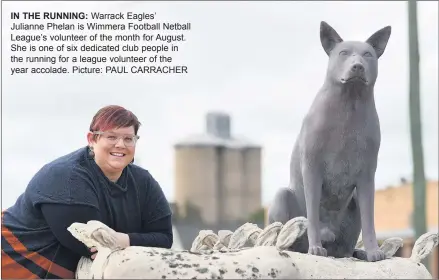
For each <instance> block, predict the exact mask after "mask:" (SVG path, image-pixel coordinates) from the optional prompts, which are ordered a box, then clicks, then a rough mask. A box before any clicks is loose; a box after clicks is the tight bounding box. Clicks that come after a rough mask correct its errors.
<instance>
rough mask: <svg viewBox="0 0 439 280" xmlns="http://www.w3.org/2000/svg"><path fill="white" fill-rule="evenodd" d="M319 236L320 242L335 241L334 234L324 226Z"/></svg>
mask: <svg viewBox="0 0 439 280" xmlns="http://www.w3.org/2000/svg"><path fill="white" fill-rule="evenodd" d="M320 236H321V239H322V242H324V243H331V242H334V241H335V234H334V232H332V230H330V229H329V228H327V227H324V228H322V229H321V230H320Z"/></svg>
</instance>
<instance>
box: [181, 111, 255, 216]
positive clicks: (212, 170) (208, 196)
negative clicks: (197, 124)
mask: <svg viewBox="0 0 439 280" xmlns="http://www.w3.org/2000/svg"><path fill="white" fill-rule="evenodd" d="M260 154H261V148H260V147H259V146H256V145H251V144H250V143H249V142H248V141H243V140H240V139H236V138H234V137H232V135H231V121H230V116H229V115H227V114H225V113H219V112H210V113H208V114H207V115H206V132H205V133H204V134H201V135H195V136H191V137H188V138H186V139H184V140H182V141H180V142H178V143H177V144H176V145H175V200H176V201H175V202H176V204H177V205H178V209H179V212H180V213H183V214H184V210H185V205H188V204H190V205H192V206H196V207H197V208H198V209H199V210H200V213H201V217H202V218H203V220H204V221H205V222H208V223H211V224H218V223H222V222H227V221H234V220H237V219H246V218H248V217H249V215H250V214H251V213H253V212H254V211H256V210H258V209H260V207H261V197H260V196H261V167H260V164H261V156H260ZM255 209H256V210H255Z"/></svg>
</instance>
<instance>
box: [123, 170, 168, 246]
mask: <svg viewBox="0 0 439 280" xmlns="http://www.w3.org/2000/svg"><path fill="white" fill-rule="evenodd" d="M147 189H148V190H147V195H148V197H147V198H146V199H145V202H144V205H143V213H142V216H143V217H144V218H143V222H142V232H140V233H128V236H129V244H130V245H131V246H145V247H159V248H171V247H172V243H173V234H172V212H171V207H170V206H169V202H168V201H167V199H166V197H165V194H164V193H163V190H162V189H161V187H160V185H159V183H158V182H157V181H156V180H155V179H154V178H153V177H152V176H151V175H150V178H149V182H148V188H147Z"/></svg>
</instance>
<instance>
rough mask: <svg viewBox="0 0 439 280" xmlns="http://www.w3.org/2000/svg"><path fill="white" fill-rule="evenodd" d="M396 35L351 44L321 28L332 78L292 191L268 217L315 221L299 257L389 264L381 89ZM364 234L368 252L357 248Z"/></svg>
mask: <svg viewBox="0 0 439 280" xmlns="http://www.w3.org/2000/svg"><path fill="white" fill-rule="evenodd" d="M390 34H391V27H390V26H387V27H384V28H383V29H381V30H378V31H377V32H375V33H374V34H373V35H372V36H370V38H369V39H367V40H366V41H365V42H360V41H343V39H342V38H341V37H340V36H339V35H338V33H337V32H336V31H335V30H334V29H333V28H332V27H331V26H329V25H328V24H327V23H326V22H321V25H320V40H321V44H322V46H323V49H324V51H325V52H326V53H327V55H328V56H329V63H328V68H327V74H326V77H325V80H324V83H323V86H322V87H321V89H320V90H319V91H318V93H317V95H316V97H315V99H314V101H313V103H312V105H311V108H310V110H309V112H308V113H307V115H306V116H305V118H304V120H303V123H302V127H301V130H300V133H299V136H298V138H297V140H296V143H295V146H294V148H293V152H292V156H291V163H290V186H289V187H287V188H281V189H280V190H278V192H277V193H276V195H275V197H274V201H273V203H272V206H271V207H270V209H269V212H268V215H269V218H268V221H269V223H273V222H281V223H285V222H287V221H288V220H290V219H292V218H294V217H299V216H303V217H306V218H307V219H308V223H309V224H308V229H307V234H304V235H303V239H302V240H301V242H296V244H295V245H294V246H293V247H292V248H290V249H291V250H293V251H296V252H302V253H306V252H308V253H309V254H312V255H318V256H332V257H336V258H337V257H339V258H343V257H352V256H354V257H357V258H361V259H364V260H367V261H372V262H373V261H380V260H383V259H384V258H385V254H384V252H383V251H382V250H380V249H379V247H378V242H377V239H376V233H375V227H374V194H375V178H374V177H375V171H376V168H377V157H378V151H379V147H380V141H381V135H380V123H379V119H378V114H377V110H376V108H375V99H374V86H375V82H376V79H377V76H378V59H379V58H380V57H381V56H382V55H383V53H384V50H385V49H386V46H387V42H388V40H389V37H390ZM360 231H362V237H363V242H364V248H365V250H364V251H361V250H358V249H355V245H356V242H357V240H358V237H359V235H360Z"/></svg>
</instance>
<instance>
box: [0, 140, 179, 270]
mask: <svg viewBox="0 0 439 280" xmlns="http://www.w3.org/2000/svg"><path fill="white" fill-rule="evenodd" d="M90 220H98V221H101V222H102V223H104V224H106V225H107V226H109V227H110V228H112V229H114V230H115V231H118V232H123V233H127V234H128V235H129V237H130V245H131V246H148V247H163V248H170V247H171V246H172V243H173V235H172V223H171V209H170V206H169V203H168V201H167V200H166V197H165V195H164V193H163V191H162V189H161V187H160V186H159V184H158V183H157V181H156V180H155V179H154V178H153V177H152V175H151V174H150V173H149V172H148V171H147V170H145V169H142V168H141V167H139V166H136V165H134V164H129V165H128V166H127V167H126V168H125V169H124V170H123V172H122V175H121V177H120V178H119V180H118V181H117V182H116V183H114V182H112V181H110V180H109V179H108V178H107V177H106V176H105V175H104V174H103V172H102V170H101V169H100V168H99V167H98V166H97V165H96V163H95V161H94V159H93V158H91V157H90V156H89V155H88V148H87V147H84V148H81V149H79V150H77V151H75V152H73V153H71V154H68V155H66V156H63V157H61V158H58V159H56V160H55V161H53V162H51V163H49V164H47V165H45V166H44V167H43V168H42V169H41V170H40V171H38V172H37V174H36V175H35V176H34V177H33V178H32V180H31V181H30V183H29V185H28V187H27V189H26V191H25V192H24V193H23V194H22V195H21V196H20V197H19V198H18V199H17V202H16V203H15V205H14V206H12V207H11V208H9V209H7V210H6V211H5V212H4V215H3V227H2V249H3V251H4V253H5V254H7V255H8V257H9V258H10V259H11V261H10V264H9V263H8V262H3V263H2V274H3V276H4V277H7V271H11V273H14V275H16V273H17V271H18V270H20V269H21V270H23V273H25V271H24V270H28V271H26V273H31V274H34V275H37V276H38V277H39V278H53V277H55V278H56V277H58V278H68V277H65V276H67V275H66V273H62V272H60V271H61V270H62V268H65V269H66V270H69V271H72V272H73V271H75V269H76V265H77V263H78V261H79V258H80V257H81V256H90V255H91V253H90V250H89V249H88V248H87V247H86V246H85V245H84V244H83V243H82V242H80V241H78V240H77V239H76V238H74V237H73V236H72V235H71V234H70V232H68V231H67V227H69V226H70V225H71V224H72V223H74V222H80V223H86V222H87V221H90ZM13 239H15V240H13ZM16 240H18V241H19V242H20V243H21V244H22V245H24V246H17V242H16ZM23 247H24V248H23ZM26 249H27V250H26ZM32 252H36V253H37V254H34V255H33V256H35V255H37V256H39V257H41V258H42V259H48V260H49V264H47V263H48V262H47V261H40V262H38V261H33V262H32V261H31V262H30V263H28V262H29V258H26V257H23V256H24V255H26V254H29V255H30V254H31V253H32ZM2 257H3V256H2ZM34 258H35V257H34ZM35 263H37V264H38V265H35ZM50 263H55V264H56V265H55V266H54V265H52V266H51V265H50ZM59 266H61V268H59ZM52 267H54V268H52ZM56 268H58V269H57V270H56ZM9 269H11V270H9ZM60 274H61V275H60ZM23 275H25V274H23Z"/></svg>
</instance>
